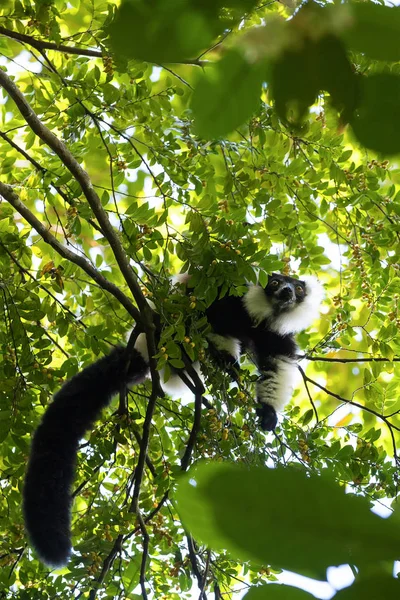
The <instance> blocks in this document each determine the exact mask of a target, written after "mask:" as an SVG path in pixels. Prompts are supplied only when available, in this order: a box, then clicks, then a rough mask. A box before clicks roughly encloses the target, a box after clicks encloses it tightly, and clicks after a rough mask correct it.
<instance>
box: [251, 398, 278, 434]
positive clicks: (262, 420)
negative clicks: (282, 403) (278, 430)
mask: <svg viewBox="0 0 400 600" xmlns="http://www.w3.org/2000/svg"><path fill="white" fill-rule="evenodd" d="M256 415H257V416H258V417H259V420H258V424H259V426H260V427H261V429H262V430H263V431H273V430H274V429H275V427H276V425H277V423H278V415H277V414H276V410H275V409H274V407H273V406H271V405H270V404H265V403H264V402H262V403H261V406H260V407H259V408H256Z"/></svg>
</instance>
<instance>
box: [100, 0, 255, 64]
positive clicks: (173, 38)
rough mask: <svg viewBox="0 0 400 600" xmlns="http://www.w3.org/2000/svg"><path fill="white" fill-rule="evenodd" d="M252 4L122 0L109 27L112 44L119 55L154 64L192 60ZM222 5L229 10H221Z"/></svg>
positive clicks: (251, 1) (240, 0)
mask: <svg viewBox="0 0 400 600" xmlns="http://www.w3.org/2000/svg"><path fill="white" fill-rule="evenodd" d="M254 4H255V0H227V1H226V2H223V3H222V2H219V1H218V2H209V1H207V2H196V1H195V0H169V1H168V2H165V0H124V1H123V2H122V4H121V6H120V7H119V8H118V9H117V13H116V17H115V19H114V21H113V23H112V24H111V25H110V26H109V29H108V32H109V34H110V42H111V47H112V49H113V51H114V52H115V53H116V54H117V55H118V56H120V57H125V58H137V59H141V60H146V61H150V62H156V63H166V62H180V61H183V60H185V59H186V60H190V59H195V58H196V56H197V55H198V54H199V53H200V52H201V51H202V50H205V49H207V46H208V45H210V44H211V42H212V40H213V39H214V37H215V36H217V35H218V34H220V33H222V31H223V30H224V29H225V28H226V27H227V26H229V27H232V26H233V25H234V24H235V23H236V22H237V21H238V19H239V18H240V17H241V16H242V15H243V13H244V12H245V11H248V10H250V9H251V8H252V6H253V5H254ZM222 6H223V7H225V8H227V9H231V10H230V11H229V10H228V12H227V11H226V10H225V11H222V13H221V9H222Z"/></svg>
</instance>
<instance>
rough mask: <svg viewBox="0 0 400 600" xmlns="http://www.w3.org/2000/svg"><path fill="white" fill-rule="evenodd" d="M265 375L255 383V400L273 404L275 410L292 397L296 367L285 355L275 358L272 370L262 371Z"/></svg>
mask: <svg viewBox="0 0 400 600" xmlns="http://www.w3.org/2000/svg"><path fill="white" fill-rule="evenodd" d="M262 375H263V376H265V377H266V379H263V380H262V381H259V382H258V383H257V400H258V401H259V402H263V403H264V404H269V405H270V406H273V407H274V409H275V410H276V411H277V412H280V411H281V410H282V409H283V407H284V406H285V405H286V404H287V403H288V402H289V400H290V399H291V397H292V394H293V390H294V387H295V385H296V380H297V376H298V369H297V367H296V362H295V361H291V360H290V359H288V358H286V357H277V358H276V359H275V370H274V371H263V372H262Z"/></svg>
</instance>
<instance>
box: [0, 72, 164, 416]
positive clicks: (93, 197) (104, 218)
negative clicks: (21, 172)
mask: <svg viewBox="0 0 400 600" xmlns="http://www.w3.org/2000/svg"><path fill="white" fill-rule="evenodd" d="M0 85H1V86H3V88H4V89H5V90H6V92H7V93H8V94H9V95H10V96H11V98H12V99H13V100H14V102H15V104H16V105H17V107H18V109H19V111H20V113H21V115H22V116H23V117H24V119H25V120H26V122H27V123H28V125H29V126H30V127H31V129H32V131H33V132H34V133H36V135H37V136H39V137H40V139H41V140H42V141H43V142H45V144H47V145H48V146H49V147H50V148H51V149H52V150H53V151H54V152H55V153H56V154H57V156H58V157H59V158H60V160H61V162H62V163H63V164H64V165H65V166H66V167H67V169H68V170H69V171H70V173H71V174H72V175H73V176H74V177H75V179H76V181H77V182H78V183H79V185H80V186H81V188H82V192H83V194H84V195H85V198H86V200H87V201H88V203H89V205H90V207H91V209H92V210H93V212H94V214H95V216H96V218H97V221H98V223H99V225H100V227H101V229H102V231H103V232H104V236H105V238H106V239H107V241H108V243H109V244H110V246H111V249H112V251H113V253H114V256H115V259H116V261H117V263H118V266H119V268H120V270H121V273H122V276H123V277H124V279H125V281H126V283H127V284H128V287H129V289H130V290H131V292H132V295H133V297H134V298H135V300H136V303H137V305H138V307H139V311H140V314H141V322H142V324H143V328H144V331H145V333H146V341H147V348H148V352H149V356H150V361H149V363H150V371H151V380H152V384H153V391H154V394H155V396H162V395H163V393H162V391H161V387H160V378H159V375H158V373H157V369H156V360H155V359H154V358H153V357H154V355H155V354H156V344H155V340H154V333H155V325H154V322H153V311H152V309H151V308H150V306H149V305H148V304H147V302H146V299H145V297H144V296H143V293H142V291H141V289H140V286H139V283H138V281H137V279H136V276H135V275H134V272H133V270H132V268H131V266H130V265H129V261H128V258H127V256H126V254H125V251H124V249H123V247H122V244H121V242H120V240H119V237H118V235H117V233H116V232H115V231H114V228H113V227H112V225H111V223H110V221H109V219H108V215H107V213H106V212H105V210H104V209H103V206H102V204H101V201H100V198H99V197H98V195H97V193H96V191H95V190H94V188H93V184H92V182H91V181H90V177H89V175H88V173H87V172H86V171H85V169H83V168H82V167H81V165H80V164H79V163H78V161H77V160H76V159H75V157H74V156H73V155H72V154H71V152H70V151H69V150H68V148H67V146H66V145H65V144H64V142H62V141H61V140H60V139H58V137H57V136H55V135H54V133H52V132H51V131H50V130H49V129H48V128H47V127H46V126H45V125H44V124H43V123H42V122H41V121H40V119H39V118H38V116H37V115H36V113H35V112H34V111H33V109H32V108H31V106H30V105H29V103H28V102H27V101H26V99H25V97H24V96H23V94H21V92H20V90H19V89H18V88H17V86H16V85H15V84H14V82H13V81H12V80H11V79H10V78H9V77H8V75H7V74H6V73H5V72H4V71H2V70H1V69H0ZM116 289H117V288H116ZM131 314H132V312H131ZM135 318H136V317H135ZM136 320H138V319H137V318H136ZM154 403H155V400H154ZM153 409H154V407H153ZM151 414H152V413H151Z"/></svg>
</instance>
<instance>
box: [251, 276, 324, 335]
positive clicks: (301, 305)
mask: <svg viewBox="0 0 400 600" xmlns="http://www.w3.org/2000/svg"><path fill="white" fill-rule="evenodd" d="M323 297H324V289H323V287H322V285H321V284H320V283H319V281H318V280H317V279H316V278H315V277H312V276H307V277H303V278H302V279H301V280H300V279H295V278H293V277H288V276H287V275H281V274H280V273H272V275H270V276H269V278H268V283H267V285H266V286H265V288H262V287H261V286H259V285H254V286H251V287H250V288H249V291H248V292H247V294H246V295H245V297H244V303H245V306H246V309H247V312H248V313H249V314H250V316H251V317H252V318H253V319H254V322H255V324H259V323H261V322H262V321H264V320H265V321H267V323H268V328H269V329H271V330H272V331H275V332H276V333H280V334H281V335H285V334H288V333H297V332H299V331H302V330H303V329H306V328H307V327H308V326H309V325H311V323H312V322H313V320H314V319H315V318H316V317H317V316H318V311H319V306H320V304H321V301H322V299H323Z"/></svg>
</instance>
